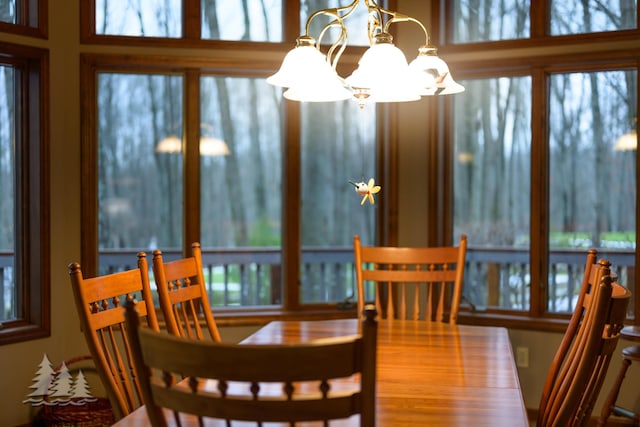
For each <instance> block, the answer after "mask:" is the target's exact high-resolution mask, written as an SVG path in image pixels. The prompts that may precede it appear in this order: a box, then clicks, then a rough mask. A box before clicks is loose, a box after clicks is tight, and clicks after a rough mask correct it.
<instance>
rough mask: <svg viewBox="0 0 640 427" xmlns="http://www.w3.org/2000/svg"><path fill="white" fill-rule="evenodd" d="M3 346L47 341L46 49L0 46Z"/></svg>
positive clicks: (0, 312)
mask: <svg viewBox="0 0 640 427" xmlns="http://www.w3.org/2000/svg"><path fill="white" fill-rule="evenodd" d="M0 52H1V53H2V59H1V60H0V189H1V193H2V200H1V203H0V344H7V343H14V342H18V341H25V340H29V339H35V338H41V337H45V336H48V335H49V333H50V324H49V322H50V318H49V313H50V308H49V304H50V300H49V286H50V285H49V279H50V278H49V274H50V273H49V225H48V217H49V214H48V209H49V207H48V200H49V199H48V184H47V183H48V151H47V149H46V147H47V146H48V142H47V141H44V139H43V135H47V134H48V132H47V123H48V122H47V117H48V114H47V111H48V108H47V106H46V105H45V104H44V102H45V101H44V100H45V99H47V96H46V94H45V93H44V91H45V88H46V87H47V84H46V79H47V64H48V61H47V52H46V51H45V50H41V49H33V48H27V47H24V46H17V45H9V44H2V43H0Z"/></svg>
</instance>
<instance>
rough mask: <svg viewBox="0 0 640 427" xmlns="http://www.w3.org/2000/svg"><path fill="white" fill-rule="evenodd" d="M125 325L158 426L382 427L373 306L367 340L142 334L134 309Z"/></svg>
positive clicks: (363, 337)
mask: <svg viewBox="0 0 640 427" xmlns="http://www.w3.org/2000/svg"><path fill="white" fill-rule="evenodd" d="M126 319H127V328H128V333H129V339H130V340H131V343H132V349H133V355H134V360H135V363H136V365H135V366H136V370H137V371H138V375H139V377H140V382H141V385H142V386H143V387H142V392H143V395H144V399H145V407H146V409H147V413H148V415H149V419H150V420H151V424H152V425H153V426H166V425H167V421H166V418H165V416H169V417H170V416H171V415H169V414H170V413H173V417H175V424H176V425H180V422H181V421H182V422H185V421H186V419H187V418H190V419H192V422H194V421H195V420H193V418H196V417H197V419H198V421H199V425H204V424H203V418H204V417H209V418H217V419H221V420H226V421H227V425H231V421H232V420H237V421H253V422H256V423H257V425H262V423H265V422H282V423H290V425H292V426H293V425H296V423H297V422H304V421H324V422H325V424H324V425H328V421H329V420H333V419H342V418H349V417H351V416H353V415H357V414H360V425H361V426H374V425H375V384H376V379H375V375H376V341H377V322H376V320H375V310H374V309H373V307H372V306H370V308H369V309H367V310H366V312H365V317H364V320H363V323H362V329H361V331H362V334H361V335H356V336H350V337H339V338H332V339H326V340H318V341H312V342H308V343H300V344H258V345H251V344H229V343H213V342H210V341H197V340H190V339H186V338H183V337H176V336H173V335H169V334H162V333H158V332H156V331H153V330H151V329H149V328H144V327H140V325H139V319H138V316H137V313H136V307H135V305H134V303H133V302H131V303H129V304H128V305H127V312H126ZM158 372H162V374H161V376H158V375H157V374H155V373H158ZM183 377H186V378H185V379H184V380H182V378H183ZM335 379H340V380H335ZM340 381H341V382H340ZM187 414H191V416H190V417H189V416H188V415H187ZM194 424H195V422H194Z"/></svg>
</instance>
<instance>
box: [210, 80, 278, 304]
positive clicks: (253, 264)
mask: <svg viewBox="0 0 640 427" xmlns="http://www.w3.org/2000/svg"><path fill="white" fill-rule="evenodd" d="M201 88H202V89H201V112H202V137H203V138H202V139H201V149H200V155H201V157H200V159H201V160H200V164H201V172H200V173H201V180H200V182H201V212H202V215H201V218H202V223H201V234H202V239H201V243H202V246H203V259H204V261H203V262H204V264H205V267H206V268H205V273H206V275H207V283H209V284H210V288H211V292H212V295H211V298H210V299H211V303H212V305H213V306H220V305H224V306H227V305H243V306H247V305H270V304H280V303H282V297H281V295H282V291H281V281H280V275H279V271H280V258H281V257H280V250H281V249H280V248H281V234H282V232H281V223H280V221H281V205H282V196H283V195H282V186H281V182H282V179H281V177H282V136H281V125H280V124H281V122H282V120H281V108H280V103H281V101H282V96H281V94H280V89H279V88H275V87H274V86H272V85H268V84H267V83H266V81H265V80H264V79H250V78H231V77H203V78H202V79H201ZM213 143H215V144H216V146H217V145H222V144H224V146H225V147H226V148H227V150H228V152H227V151H223V152H222V153H221V154H218V153H217V152H212V151H209V150H206V149H205V147H204V146H203V145H202V144H213ZM209 276H211V277H209ZM209 279H210V280H209Z"/></svg>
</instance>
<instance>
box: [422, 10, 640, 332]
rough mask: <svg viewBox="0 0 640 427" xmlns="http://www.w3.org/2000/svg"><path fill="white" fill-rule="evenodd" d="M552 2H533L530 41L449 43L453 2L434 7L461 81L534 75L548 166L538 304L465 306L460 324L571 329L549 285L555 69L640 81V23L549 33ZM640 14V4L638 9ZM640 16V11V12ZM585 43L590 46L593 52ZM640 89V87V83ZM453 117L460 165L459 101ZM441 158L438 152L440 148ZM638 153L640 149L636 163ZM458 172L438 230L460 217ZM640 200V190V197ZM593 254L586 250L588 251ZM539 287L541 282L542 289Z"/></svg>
mask: <svg viewBox="0 0 640 427" xmlns="http://www.w3.org/2000/svg"><path fill="white" fill-rule="evenodd" d="M548 7H549V5H548V3H547V1H540V2H538V1H536V2H533V1H532V2H531V11H530V16H531V18H530V19H531V36H530V37H529V38H527V39H519V40H505V41H492V42H478V43H467V44H461V43H458V44H454V43H447V41H449V40H451V39H452V37H451V31H452V28H451V26H450V25H447V23H448V22H451V19H452V16H453V14H452V11H451V2H449V1H445V0H436V1H433V2H432V4H431V16H434V17H440V19H436V20H434V23H433V37H432V38H433V39H434V43H435V44H436V45H437V46H438V47H439V53H440V55H442V56H443V57H444V58H446V60H447V62H448V64H449V67H450V68H451V69H452V70H454V71H453V72H454V73H455V77H456V79H457V80H463V79H473V78H492V77H513V76H519V75H520V76H522V75H527V76H530V77H531V79H532V88H531V90H532V112H531V123H532V134H531V146H532V151H531V156H532V160H531V161H532V163H533V164H536V165H539V166H540V167H535V168H531V169H532V175H531V189H532V190H531V207H530V209H531V218H536V221H531V229H530V235H531V246H530V254H531V255H530V265H531V284H532V285H531V286H530V289H531V300H530V301H531V306H530V309H529V310H528V311H525V310H523V311H515V310H511V311H508V310H500V309H497V308H495V309H491V308H488V309H487V311H486V312H483V313H473V312H471V311H469V310H464V311H463V312H461V314H460V319H459V321H460V323H469V324H480V325H499V326H506V327H511V328H517V329H532V330H549V331H558V332H561V331H563V330H564V328H566V324H567V321H568V318H569V315H562V314H555V313H548V312H547V311H546V289H547V280H548V279H547V278H548V271H547V269H548V265H547V260H548V255H549V248H548V244H547V238H548V227H549V225H548V191H549V188H548V185H549V182H548V175H549V169H548V156H549V153H548V141H547V135H548V126H547V123H548V80H549V77H550V76H551V75H552V74H555V73H567V72H592V71H606V70H619V69H631V68H634V69H636V70H637V71H638V77H637V78H638V80H639V83H640V60H639V58H638V55H637V52H638V49H639V48H640V28H637V29H634V30H622V31H610V32H598V33H588V34H577V35H561V36H549V35H547V32H548V30H547V20H546V17H547V16H548ZM638 12H639V15H640V9H639V10H638ZM639 18H640V16H639ZM638 22H640V19H638ZM585 46H588V48H586V49H585ZM638 87H640V84H638ZM636 96H637V98H638V99H640V91H639V93H638V94H637V95H636ZM446 102H447V103H448V104H447V107H446V111H447V112H446V113H445V116H446V120H444V119H443V120H441V121H440V122H439V126H441V127H442V132H443V133H442V135H443V141H442V144H441V146H442V147H444V148H442V150H444V151H445V155H446V159H447V161H446V162H445V163H446V164H448V165H449V164H452V155H453V154H452V150H451V149H448V150H446V149H445V148H446V147H451V145H452V143H453V130H452V127H451V122H452V112H453V110H452V105H451V103H450V101H446ZM433 155H434V156H437V155H438V153H434V154H433ZM637 160H638V154H637V151H636V162H637ZM636 164H638V162H637V163H636ZM451 173H452V171H450V172H449V173H447V174H445V178H444V179H441V178H439V177H438V176H435V175H434V177H433V179H434V181H437V182H439V183H440V184H441V187H442V189H443V190H442V191H443V192H444V195H445V197H446V201H445V206H444V209H443V210H442V211H441V212H439V213H438V215H437V217H433V218H429V221H430V226H431V227H432V229H438V228H439V227H440V228H445V229H446V230H448V232H449V234H451V230H452V228H453V225H452V224H451V219H452V214H453V201H452V197H451V194H452V191H453V181H452V178H451V176H450V175H451ZM636 182H640V171H639V170H638V168H636ZM636 197H637V195H636ZM638 217H640V206H639V204H638V203H636V218H638ZM639 235H640V221H636V236H639ZM585 258H586V253H585ZM635 260H636V261H635V264H636V265H640V264H639V262H640V252H639V251H637V250H636V252H635ZM634 279H635V281H634V283H633V285H634V288H633V289H635V290H636V292H637V291H638V290H640V277H638V275H634ZM534 284H539V285H536V286H534ZM633 310H634V313H635V317H634V318H633V319H630V322H631V323H633V324H635V325H640V298H638V297H635V298H634V307H633Z"/></svg>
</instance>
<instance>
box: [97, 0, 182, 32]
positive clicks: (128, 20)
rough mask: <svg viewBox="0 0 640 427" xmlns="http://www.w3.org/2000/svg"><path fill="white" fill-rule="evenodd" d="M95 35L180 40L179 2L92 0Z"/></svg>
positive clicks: (163, 0)
mask: <svg viewBox="0 0 640 427" xmlns="http://www.w3.org/2000/svg"><path fill="white" fill-rule="evenodd" d="M95 2H96V29H95V30H96V34H100V35H114V36H138V37H181V36H182V0H142V1H122V0H95Z"/></svg>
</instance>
